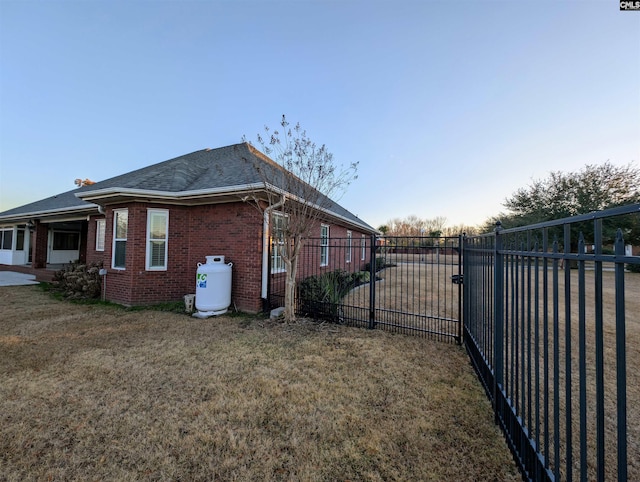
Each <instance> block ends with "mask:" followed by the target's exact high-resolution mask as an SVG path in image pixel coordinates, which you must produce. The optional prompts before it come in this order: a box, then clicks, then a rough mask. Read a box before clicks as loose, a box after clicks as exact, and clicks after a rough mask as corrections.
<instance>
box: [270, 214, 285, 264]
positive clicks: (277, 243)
mask: <svg viewBox="0 0 640 482" xmlns="http://www.w3.org/2000/svg"><path fill="white" fill-rule="evenodd" d="M286 222H287V218H286V217H285V215H284V214H281V213H273V214H272V216H271V272H272V273H283V272H284V271H286V269H285V265H284V260H283V259H282V253H283V251H284V230H285V225H286Z"/></svg>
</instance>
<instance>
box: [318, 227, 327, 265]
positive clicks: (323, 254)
mask: <svg viewBox="0 0 640 482" xmlns="http://www.w3.org/2000/svg"><path fill="white" fill-rule="evenodd" d="M328 265H329V226H327V225H326V224H323V225H321V226H320V266H328Z"/></svg>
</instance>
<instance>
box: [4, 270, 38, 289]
mask: <svg viewBox="0 0 640 482" xmlns="http://www.w3.org/2000/svg"><path fill="white" fill-rule="evenodd" d="M35 279H36V277H35V275H32V274H26V273H16V272H14V271H0V286H21V285H37V284H38V282H37V281H36V280H35Z"/></svg>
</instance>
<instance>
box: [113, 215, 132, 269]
mask: <svg viewBox="0 0 640 482" xmlns="http://www.w3.org/2000/svg"><path fill="white" fill-rule="evenodd" d="M121 214H126V215H127V232H126V233H125V237H117V234H118V217H119V216H120V215H121ZM128 235H129V210H128V209H114V210H113V251H112V253H111V267H112V268H113V269H119V270H125V269H126V267H125V265H126V258H127V236H128ZM122 242H124V252H125V265H123V266H116V246H117V245H118V243H122Z"/></svg>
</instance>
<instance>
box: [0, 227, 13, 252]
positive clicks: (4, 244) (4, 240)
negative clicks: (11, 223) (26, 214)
mask: <svg viewBox="0 0 640 482" xmlns="http://www.w3.org/2000/svg"><path fill="white" fill-rule="evenodd" d="M12 243H13V228H11V229H2V230H0V249H11V244H12Z"/></svg>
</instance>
